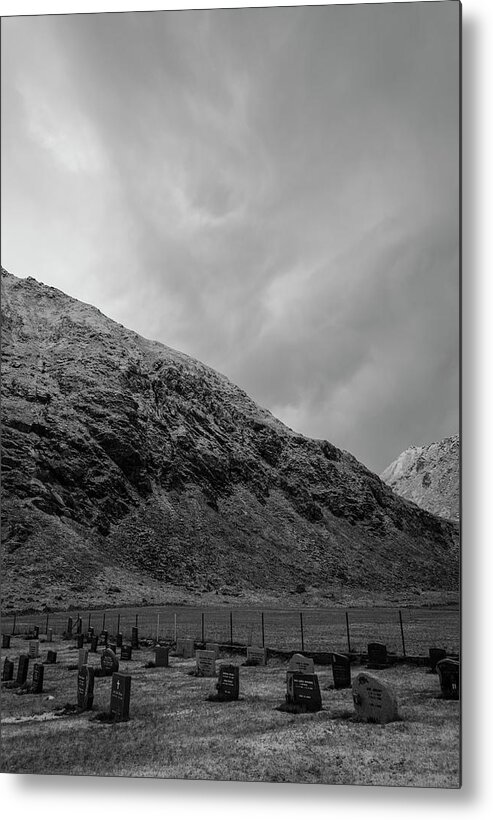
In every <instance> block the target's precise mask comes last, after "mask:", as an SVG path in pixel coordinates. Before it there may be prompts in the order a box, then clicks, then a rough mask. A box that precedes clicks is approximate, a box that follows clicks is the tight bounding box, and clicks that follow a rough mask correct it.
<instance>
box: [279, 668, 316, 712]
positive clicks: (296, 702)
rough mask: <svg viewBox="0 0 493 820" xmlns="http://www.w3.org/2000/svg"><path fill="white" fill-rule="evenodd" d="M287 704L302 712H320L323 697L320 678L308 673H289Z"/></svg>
mask: <svg viewBox="0 0 493 820" xmlns="http://www.w3.org/2000/svg"><path fill="white" fill-rule="evenodd" d="M286 688H287V691H286V704H287V705H288V706H290V707H294V708H295V709H299V710H300V711H306V712H319V711H320V709H321V708H322V695H321V694H320V685H319V682H318V677H317V675H315V674H310V673H307V672H288V673H287V687H286Z"/></svg>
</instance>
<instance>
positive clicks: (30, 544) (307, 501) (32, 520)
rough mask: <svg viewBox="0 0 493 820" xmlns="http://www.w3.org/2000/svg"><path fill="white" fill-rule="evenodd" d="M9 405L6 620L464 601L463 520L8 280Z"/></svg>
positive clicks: (170, 360) (155, 350) (216, 382)
mask: <svg viewBox="0 0 493 820" xmlns="http://www.w3.org/2000/svg"><path fill="white" fill-rule="evenodd" d="M2 393H3V397H2V420H3V428H2V448H3V455H2V469H3V480H2V495H3V499H2V539H3V567H2V569H3V583H2V594H3V609H4V611H5V610H6V609H9V608H12V607H15V608H27V607H33V608H36V609H38V608H42V607H56V608H63V607H66V606H68V605H77V606H80V607H82V606H89V605H90V606H94V605H100V606H103V605H104V606H110V605H117V604H118V605H120V604H122V603H126V602H141V601H145V600H147V601H149V602H151V601H153V602H154V601H156V602H165V601H171V600H176V592H177V591H178V592H179V591H180V590H181V591H183V592H185V591H186V592H187V593H193V594H196V595H197V596H206V595H208V594H214V593H215V592H217V593H219V594H224V595H227V594H228V595H233V596H234V595H243V596H250V599H251V600H253V597H252V596H255V595H262V594H269V595H270V596H274V597H276V596H282V595H285V594H287V593H290V592H291V591H292V590H293V589H295V588H296V587H298V588H301V589H303V588H304V586H305V585H310V586H311V587H312V588H317V589H320V590H323V589H327V588H328V586H329V585H330V584H334V583H336V584H340V585H344V586H345V587H347V588H349V587H351V588H354V589H368V590H385V591H388V592H391V591H392V590H407V589H409V586H410V585H413V586H414V587H417V586H419V587H421V588H422V589H427V590H437V589H448V590H452V589H457V586H458V543H457V528H456V526H455V525H453V524H451V523H450V522H446V521H443V520H442V519H440V518H437V517H435V516H434V515H431V514H430V513H428V512H425V511H424V510H421V509H418V508H417V507H415V506H414V505H412V504H409V503H407V502H406V501H403V500H402V499H400V498H399V497H397V496H396V495H394V494H393V492H392V491H391V490H390V489H389V488H388V487H387V486H386V484H384V483H382V481H381V480H380V479H379V478H378V476H376V475H374V474H373V473H371V472H370V471H369V470H367V469H366V468H365V467H364V466H363V465H362V464H360V463H359V462H358V461H357V460H356V459H355V458H354V457H353V456H351V455H350V454H349V453H346V452H343V451H341V450H338V449H337V448H336V447H334V446H333V445H332V444H330V443H329V442H328V441H318V440H312V439H308V438H305V437H304V436H302V435H298V434H296V433H294V432H293V431H292V430H290V429H289V428H288V427H286V426H284V425H283V424H282V423H281V422H280V421H278V420H277V419H276V418H274V417H273V416H272V415H271V414H270V413H269V412H268V411H267V410H263V409H262V408H260V407H259V406H258V405H257V404H256V403H255V402H254V401H252V399H250V398H249V397H248V396H247V395H246V393H244V392H243V391H242V390H240V389H239V388H238V387H236V386H235V385H234V384H232V383H231V382H230V381H228V379H227V378H225V377H224V376H222V375H220V374H219V373H217V372H215V371H214V370H212V369H211V368H209V367H206V366H205V365H203V364H202V363H201V362H199V361H196V360H194V359H191V358H189V357H188V356H185V355H184V354H183V353H179V352H177V351H175V350H172V349H171V348H169V347H166V346H165V345H163V344H159V343H157V342H152V341H148V340H146V339H144V338H142V337H141V336H139V335H137V334H136V333H133V332H132V331H130V330H127V329H126V328H124V327H123V326H122V325H119V324H117V323H116V322H113V321H111V320H110V319H108V318H107V317H105V316H103V315H102V314H101V313H100V312H99V311H98V310H96V309H95V308H93V307H91V306H89V305H86V304H83V303H81V302H78V301H76V300H75V299H72V298H70V297H69V296H67V295H65V294H64V293H62V292H60V291H59V290H56V289H54V288H51V287H46V286H45V285H43V284H40V283H38V282H37V281H35V280H34V279H32V278H29V279H18V278H16V277H15V276H12V275H11V274H9V273H7V272H6V271H3V272H2ZM173 596H174V597H173ZM216 600H220V599H216Z"/></svg>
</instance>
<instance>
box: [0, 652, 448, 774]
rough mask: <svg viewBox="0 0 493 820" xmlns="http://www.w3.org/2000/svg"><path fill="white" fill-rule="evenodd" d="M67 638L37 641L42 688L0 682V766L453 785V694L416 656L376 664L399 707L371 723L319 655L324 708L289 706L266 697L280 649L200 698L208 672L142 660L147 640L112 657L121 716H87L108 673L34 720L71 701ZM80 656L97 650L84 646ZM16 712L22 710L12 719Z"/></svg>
mask: <svg viewBox="0 0 493 820" xmlns="http://www.w3.org/2000/svg"><path fill="white" fill-rule="evenodd" d="M26 645H27V644H26V641H24V640H22V639H21V638H14V639H13V641H12V649H11V650H10V651H9V652H8V655H9V657H10V658H11V659H15V660H17V658H18V655H19V654H20V652H21V651H25V649H26ZM69 647H70V644H68V643H67V642H64V643H62V642H60V641H59V642H55V643H54V644H51V645H50V644H43V645H42V647H41V648H42V656H43V657H45V652H46V649H47V648H53V649H55V650H57V651H58V663H57V665H56V666H46V667H45V684H44V689H45V691H44V693H43V694H42V695H22V696H20V695H17V694H15V691H14V690H6V689H5V688H3V689H2V771H3V772H19V773H20V772H23V773H40V774H41V773H42V774H88V775H89V774H90V775H120V776H133V777H137V776H143V777H164V778H183V779H187V778H188V779H217V780H255V781H259V780H262V781H277V782H303V783H326V784H365V785H370V784H374V785H394V786H403V785H412V786H430V787H431V786H434V787H437V786H438V787H446V788H454V787H455V788H456V787H458V786H459V708H460V707H459V703H458V702H453V701H444V700H441V699H440V698H439V697H438V695H439V691H440V690H439V684H438V679H437V677H436V676H435V675H431V674H429V673H428V672H427V671H425V670H424V669H422V668H415V667H411V666H399V667H394V668H391V669H389V670H385V671H383V672H378V673H376V675H377V676H378V677H380V678H381V679H382V680H385V681H388V682H389V683H390V684H391V685H392V686H393V687H394V689H395V691H396V694H397V699H398V703H399V711H400V715H401V718H402V719H401V720H400V721H398V722H396V723H390V724H387V725H386V726H375V725H368V724H364V723H359V722H356V721H355V720H354V718H353V707H352V696H351V691H350V690H342V691H339V692H338V691H334V690H329V689H328V688H327V687H328V686H329V685H330V684H331V683H332V674H331V671H330V669H329V668H328V667H317V669H316V671H317V673H318V674H319V680H320V686H321V689H322V697H323V710H322V711H321V712H319V713H316V714H308V715H290V714H287V713H283V712H278V711H276V708H275V707H276V706H278V705H279V704H280V703H281V702H282V701H283V698H284V692H285V672H286V665H285V664H283V663H281V662H279V661H274V660H271V661H270V662H269V665H268V666H267V667H241V671H240V700H239V701H237V702H233V703H217V702H209V701H207V700H206V697H207V695H208V694H210V693H211V692H213V691H214V683H215V681H214V680H213V679H210V678H195V677H191V676H189V675H188V674H186V673H187V672H188V671H189V670H190V669H191V668H193V666H194V661H190V660H182V659H178V658H171V664H172V665H171V666H170V667H169V668H164V669H145V668H144V664H145V663H146V662H147V661H148V660H149V659H150V658H151V657H152V655H151V650H140V651H138V652H134V659H133V660H132V661H130V662H128V663H126V662H125V663H123V664H122V665H121V667H120V668H121V670H122V671H129V672H130V673H131V675H132V694H131V702H130V715H131V720H130V721H129V722H128V723H121V724H116V725H104V724H100V723H99V722H97V721H94V720H92V717H93V716H94V713H95V712H97V711H107V709H108V707H109V693H110V685H111V681H110V679H109V678H98V679H96V681H95V699H94V709H93V712H92V713H90V712H89V713H84V714H81V715H77V716H75V717H73V716H69V717H63V718H59V719H56V720H53V719H47V720H44V721H41V720H35V719H33V718H34V716H36V715H38V716H42V715H43V713H47V714H46V717H48V718H50V717H51V715H52V713H53V712H54V711H56V710H57V709H60V708H61V707H63V706H64V704H65V703H67V702H70V703H75V702H76V686H77V672H74V671H69V670H68V669H67V666H68V665H70V664H73V663H74V662H76V658H77V650H75V649H74V648H69ZM2 655H3V656H4V655H5V650H3V652H2ZM89 660H90V662H92V663H94V664H95V663H96V662H97V661H98V659H97V658H96V656H95V655H92V654H90V655H89ZM231 660H232V662H233V663H235V662H237V663H242V661H243V660H244V658H242V657H240V656H237V657H233V658H231ZM32 663H33V662H32V661H31V668H30V676H31V674H32ZM2 665H3V657H2ZM16 667H17V664H16ZM356 671H357V670H356V669H354V671H353V674H354V673H355V672H356ZM47 698H53V699H52V700H47ZM19 717H24V718H27V720H24V721H22V722H12V721H13V720H14V719H16V718H19Z"/></svg>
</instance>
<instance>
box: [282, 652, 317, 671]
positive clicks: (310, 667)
mask: <svg viewBox="0 0 493 820" xmlns="http://www.w3.org/2000/svg"><path fill="white" fill-rule="evenodd" d="M288 672H305V674H307V675H313V674H315V664H314V663H313V658H305V656H304V655H300V653H299V652H296V653H295V654H294V655H291V658H290V659H289V665H288Z"/></svg>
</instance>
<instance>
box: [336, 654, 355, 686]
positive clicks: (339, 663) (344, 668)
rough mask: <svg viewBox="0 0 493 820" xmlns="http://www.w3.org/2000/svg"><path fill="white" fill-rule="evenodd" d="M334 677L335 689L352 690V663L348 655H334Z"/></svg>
mask: <svg viewBox="0 0 493 820" xmlns="http://www.w3.org/2000/svg"><path fill="white" fill-rule="evenodd" d="M332 677H333V679H334V689H350V688H351V661H350V659H349V658H348V656H347V655H342V654H339V653H338V652H333V653H332Z"/></svg>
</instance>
